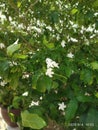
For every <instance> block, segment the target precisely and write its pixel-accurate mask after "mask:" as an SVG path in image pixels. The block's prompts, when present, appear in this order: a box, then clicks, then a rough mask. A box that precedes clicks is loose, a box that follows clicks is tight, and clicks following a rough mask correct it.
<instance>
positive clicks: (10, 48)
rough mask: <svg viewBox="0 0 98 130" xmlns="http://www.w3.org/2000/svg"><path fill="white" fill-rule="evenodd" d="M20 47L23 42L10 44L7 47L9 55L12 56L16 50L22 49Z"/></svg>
mask: <svg viewBox="0 0 98 130" xmlns="http://www.w3.org/2000/svg"><path fill="white" fill-rule="evenodd" d="M20 47H21V44H12V45H10V46H8V47H7V54H8V56H12V55H13V53H14V52H15V51H17V50H19V49H20Z"/></svg>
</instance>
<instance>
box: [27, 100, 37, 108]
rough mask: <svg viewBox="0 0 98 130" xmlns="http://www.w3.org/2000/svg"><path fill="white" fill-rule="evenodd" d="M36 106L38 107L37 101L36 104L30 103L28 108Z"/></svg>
mask: <svg viewBox="0 0 98 130" xmlns="http://www.w3.org/2000/svg"><path fill="white" fill-rule="evenodd" d="M38 105H39V101H37V102H34V101H32V102H31V104H30V105H29V107H32V106H38Z"/></svg>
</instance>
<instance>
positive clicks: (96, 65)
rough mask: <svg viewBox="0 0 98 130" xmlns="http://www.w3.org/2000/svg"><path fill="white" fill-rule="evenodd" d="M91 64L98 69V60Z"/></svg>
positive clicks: (94, 68)
mask: <svg viewBox="0 0 98 130" xmlns="http://www.w3.org/2000/svg"><path fill="white" fill-rule="evenodd" d="M91 66H92V68H93V70H98V61H94V62H92V63H91Z"/></svg>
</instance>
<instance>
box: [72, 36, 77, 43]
mask: <svg viewBox="0 0 98 130" xmlns="http://www.w3.org/2000/svg"><path fill="white" fill-rule="evenodd" d="M70 41H72V42H78V40H77V39H75V38H72V37H71V38H70Z"/></svg>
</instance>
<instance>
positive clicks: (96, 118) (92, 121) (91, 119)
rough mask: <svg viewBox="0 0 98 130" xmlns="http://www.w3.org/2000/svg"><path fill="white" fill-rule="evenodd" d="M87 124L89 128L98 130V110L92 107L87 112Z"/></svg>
mask: <svg viewBox="0 0 98 130" xmlns="http://www.w3.org/2000/svg"><path fill="white" fill-rule="evenodd" d="M86 126H87V128H89V130H98V110H97V109H95V108H90V109H89V111H88V114H87V119H86Z"/></svg>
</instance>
